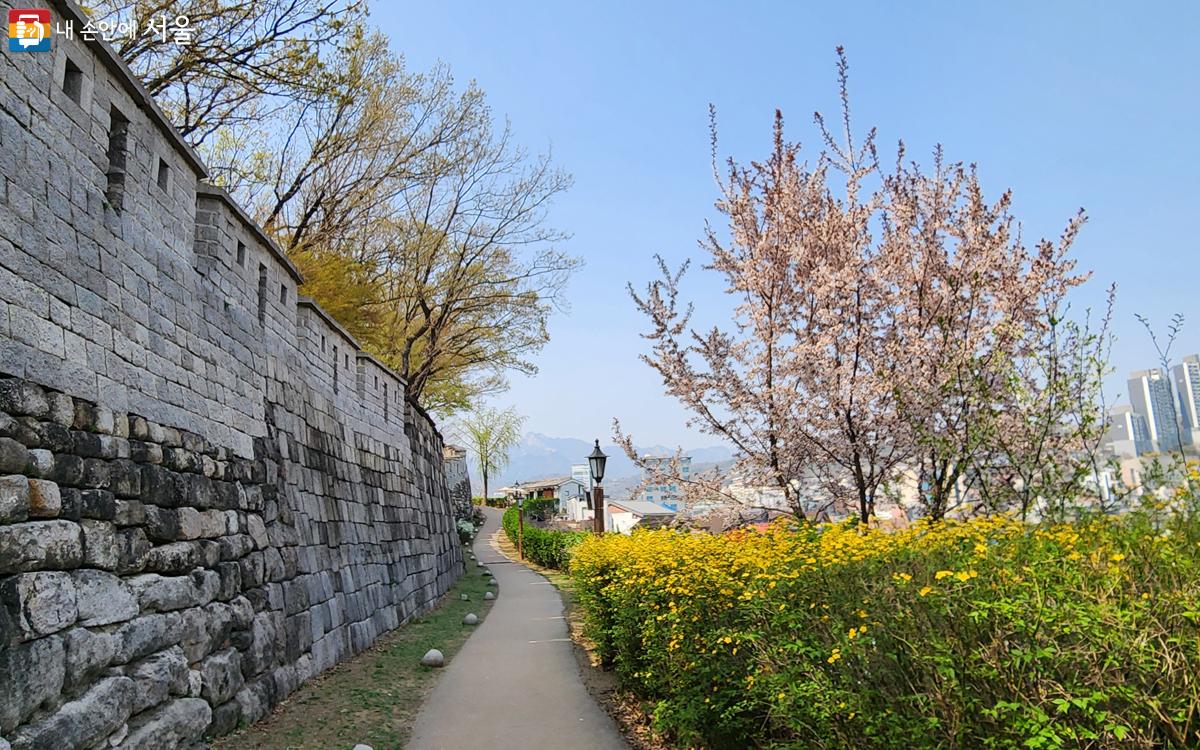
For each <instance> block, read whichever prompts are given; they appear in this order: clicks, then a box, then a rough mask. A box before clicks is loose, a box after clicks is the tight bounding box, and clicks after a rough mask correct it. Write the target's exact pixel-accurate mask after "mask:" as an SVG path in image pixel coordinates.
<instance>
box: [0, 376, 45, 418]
mask: <svg viewBox="0 0 1200 750" xmlns="http://www.w3.org/2000/svg"><path fill="white" fill-rule="evenodd" d="M49 410H50V405H49V404H48V403H46V393H45V391H43V390H42V389H41V388H39V387H38V386H36V385H34V384H33V383H30V382H29V381H28V380H21V379H20V378H0V411H4V412H8V413H9V414H18V415H21V414H24V415H27V416H30V417H35V418H37V419H41V418H42V417H44V416H46V413H47V412H48V411H49Z"/></svg>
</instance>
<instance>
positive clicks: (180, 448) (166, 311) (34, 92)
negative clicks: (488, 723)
mask: <svg viewBox="0 0 1200 750" xmlns="http://www.w3.org/2000/svg"><path fill="white" fill-rule="evenodd" d="M50 6H51V12H52V15H53V18H54V21H55V22H56V23H62V22H64V21H67V20H73V21H74V23H75V26H74V27H75V31H76V34H75V38H74V39H67V38H65V37H64V36H63V35H58V34H56V35H55V36H54V38H53V49H52V51H50V52H48V53H24V54H18V53H9V52H7V51H6V52H5V53H4V54H2V55H0V737H2V738H4V739H0V748H5V745H6V743H11V746H12V747H13V748H15V749H21V748H54V749H55V750H62V749H66V748H100V747H119V748H154V749H155V750H160V749H161V748H172V747H192V746H195V745H198V744H200V743H202V742H203V739H204V738H206V737H211V736H215V735H220V734H224V733H227V732H229V731H231V730H233V729H234V728H235V727H236V726H238V725H239V724H240V723H249V722H253V721H256V720H257V719H259V718H261V717H262V716H263V715H264V714H265V713H266V712H267V711H269V710H270V708H271V707H272V706H274V705H275V704H276V703H278V702H279V701H280V700H281V699H282V698H283V697H285V696H286V695H288V694H289V693H290V692H292V691H293V690H295V689H296V687H297V686H298V685H299V684H300V683H302V682H303V681H305V680H307V679H309V678H311V677H313V676H314V675H317V674H319V673H320V672H321V671H323V670H325V669H328V668H329V667H330V666H332V665H334V664H335V663H337V662H338V661H340V660H342V659H344V658H346V657H348V656H350V655H352V654H355V653H358V652H360V651H362V650H363V649H364V648H366V647H367V646H369V645H370V644H371V643H372V642H373V641H374V640H375V639H376V638H377V637H378V636H379V635H380V634H381V633H383V632H385V631H387V630H390V629H392V628H396V627H398V626H399V625H401V624H402V623H403V622H405V621H406V620H408V619H410V618H411V617H413V616H414V615H416V614H418V613H420V612H422V611H424V610H426V609H427V608H429V607H430V606H431V605H432V604H433V603H434V602H436V600H437V599H438V597H439V596H440V595H441V594H442V593H444V592H445V591H446V589H447V588H448V587H449V586H450V585H451V584H452V583H453V581H454V580H455V578H456V577H457V576H458V575H459V574H460V573H461V571H462V557H461V551H460V547H459V544H458V541H457V536H456V533H455V528H454V514H453V510H452V506H451V498H450V492H449V490H448V489H447V481H446V469H445V466H444V461H443V445H442V439H441V436H440V435H439V433H438V431H437V429H436V427H435V425H434V424H433V422H432V420H431V419H430V418H429V417H428V416H427V415H426V414H424V413H423V412H422V411H421V410H420V409H419V408H417V407H415V406H413V405H411V404H409V403H408V401H407V399H406V397H405V383H404V381H403V380H401V379H400V378H399V377H397V376H396V375H395V374H394V373H393V372H391V371H390V370H389V369H388V368H387V367H385V366H383V365H382V364H381V363H380V362H378V361H377V360H376V359H374V358H373V357H371V356H370V355H368V354H366V353H364V352H362V351H361V350H360V349H359V346H358V344H357V343H356V342H355V340H354V339H353V337H352V336H350V335H349V334H348V333H347V332H346V331H345V330H343V329H342V328H341V327H340V326H339V325H337V323H336V322H334V321H333V320H332V319H331V318H330V317H329V316H328V315H327V314H325V312H324V311H322V310H321V308H320V307H318V306H317V305H315V304H314V303H313V302H312V301H311V300H306V299H304V298H300V297H298V296H297V287H298V284H299V283H300V282H301V278H300V275H299V273H298V272H297V271H296V269H295V268H294V267H293V266H292V265H291V264H290V263H289V262H288V260H287V259H286V257H285V256H284V255H283V254H282V253H281V252H280V251H279V249H278V248H277V247H276V246H275V245H274V244H273V243H272V242H271V241H270V240H269V239H268V238H267V237H266V235H265V234H264V233H263V232H262V231H261V229H259V228H258V227H257V226H256V225H255V224H254V222H253V221H251V220H250V219H249V218H248V216H247V215H246V214H245V212H244V211H243V210H242V209H241V208H239V207H238V206H237V205H236V204H235V203H234V202H233V201H232V200H231V199H230V198H229V197H228V195H226V194H225V193H224V192H223V191H221V190H220V189H218V188H215V187H212V186H211V185H209V184H208V183H207V182H206V181H205V178H206V171H205V168H204V165H203V164H202V163H201V162H200V160H199V159H198V158H197V157H196V156H195V154H194V153H192V151H191V150H190V149H189V148H188V147H187V146H186V144H185V143H184V142H183V141H182V139H181V138H180V137H179V136H178V134H177V133H176V132H175V131H174V130H173V129H172V128H171V127H170V125H169V124H167V120H166V118H165V117H164V116H163V114H162V113H161V112H160V111H159V110H158V108H157V107H156V106H155V104H154V103H153V101H152V100H150V98H149V97H148V96H147V95H146V94H145V92H144V90H143V89H142V87H141V85H140V84H139V83H138V82H137V81H136V80H135V79H134V78H133V76H132V75H131V74H130V73H129V71H128V69H127V68H125V67H124V65H123V64H122V63H121V62H120V61H119V60H118V59H117V58H116V56H115V55H114V54H113V52H112V51H111V50H110V49H109V48H108V47H107V46H106V45H103V44H102V43H100V42H92V41H85V40H83V39H81V38H80V35H79V30H80V29H81V28H82V27H83V16H82V14H81V12H80V11H79V10H78V8H77V7H76V6H75V5H73V4H72V3H70V2H66V1H65V0H54V1H53V2H51V3H50ZM10 7H13V4H12V3H11V2H10V0H4V1H3V2H0V10H2V11H4V12H5V15H7V10H8V9H9V8H10ZM457 471H458V467H455V469H454V472H453V473H455V475H456V476H455V482H456V484H457V483H458V482H459V480H458V478H457Z"/></svg>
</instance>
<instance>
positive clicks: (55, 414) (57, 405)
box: [46, 391, 75, 427]
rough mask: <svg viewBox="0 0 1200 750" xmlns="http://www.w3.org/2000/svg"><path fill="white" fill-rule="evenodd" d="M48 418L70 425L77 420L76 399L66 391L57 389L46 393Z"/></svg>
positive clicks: (65, 425)
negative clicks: (60, 391) (59, 391)
mask: <svg viewBox="0 0 1200 750" xmlns="http://www.w3.org/2000/svg"><path fill="white" fill-rule="evenodd" d="M46 405H47V409H46V419H48V420H50V421H51V422H54V423H55V424H60V425H62V426H63V427H70V426H71V424H72V423H73V422H74V421H75V401H74V399H72V398H71V397H70V396H68V395H67V394H65V393H58V392H57V391H54V392H50V393H47V394H46Z"/></svg>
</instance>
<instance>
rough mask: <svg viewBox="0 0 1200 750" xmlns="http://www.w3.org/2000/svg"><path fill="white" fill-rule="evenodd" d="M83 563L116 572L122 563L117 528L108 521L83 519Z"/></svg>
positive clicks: (81, 524) (81, 523) (81, 525)
mask: <svg viewBox="0 0 1200 750" xmlns="http://www.w3.org/2000/svg"><path fill="white" fill-rule="evenodd" d="M79 525H80V527H81V528H82V529H83V562H84V564H86V565H90V566H91V567H93V568H100V569H101V570H116V569H117V568H118V567H119V563H120V549H119V548H118V546H117V527H116V526H114V525H113V524H111V523H109V522H108V521H95V520H92V519H87V518H85V519H83V520H82V521H80V522H79Z"/></svg>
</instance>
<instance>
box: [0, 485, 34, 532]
mask: <svg viewBox="0 0 1200 750" xmlns="http://www.w3.org/2000/svg"><path fill="white" fill-rule="evenodd" d="M27 518H29V479H28V478H27V477H24V476H22V475H20V474H13V475H10V476H3V477H0V523H19V522H21V521H24V520H26V519H27Z"/></svg>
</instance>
